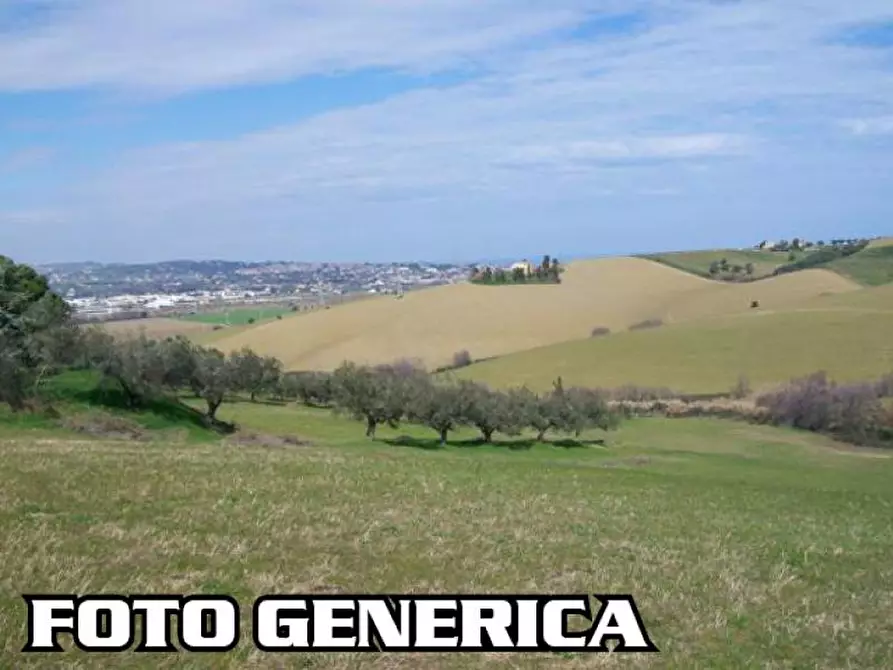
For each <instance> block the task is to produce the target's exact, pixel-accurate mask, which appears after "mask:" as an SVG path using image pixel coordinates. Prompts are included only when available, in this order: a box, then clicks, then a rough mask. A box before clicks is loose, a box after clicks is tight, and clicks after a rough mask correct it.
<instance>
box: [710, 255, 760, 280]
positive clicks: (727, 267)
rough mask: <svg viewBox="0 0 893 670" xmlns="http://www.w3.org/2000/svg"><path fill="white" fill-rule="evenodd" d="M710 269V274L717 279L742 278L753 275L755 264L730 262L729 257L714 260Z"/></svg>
mask: <svg viewBox="0 0 893 670" xmlns="http://www.w3.org/2000/svg"><path fill="white" fill-rule="evenodd" d="M708 271H709V272H710V276H711V277H713V278H716V279H726V280H728V279H740V278H746V277H753V273H754V265H753V263H746V264H745V265H741V264H739V263H734V264H730V263H729V260H728V259H727V258H721V259H720V260H718V261H713V262H712V263H711V264H710V268H709V270H708Z"/></svg>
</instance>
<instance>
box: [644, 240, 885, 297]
mask: <svg viewBox="0 0 893 670" xmlns="http://www.w3.org/2000/svg"><path fill="white" fill-rule="evenodd" d="M828 252H829V251H828V249H827V248H822V249H821V250H820V249H817V248H812V249H810V250H807V251H801V252H796V253H795V259H796V261H797V262H798V263H801V262H806V263H809V261H810V260H812V263H813V265H812V266H811V267H812V268H813V269H818V268H821V269H825V270H831V271H833V272H837V273H839V274H841V275H843V276H844V277H847V278H848V279H852V280H853V281H855V282H858V283H859V284H861V285H863V286H880V285H882V284H886V283H889V282H893V238H879V239H876V240H872V241H871V242H870V243H869V244H868V246H867V247H866V248H864V249H862V250H861V251H858V252H857V253H855V254H852V255H851V256H845V257H843V258H836V259H832V260H828V259H824V260H822V259H821V256H822V255H824V254H825V253H828ZM816 253H817V254H819V256H817V257H812V254H816ZM831 253H833V252H831ZM643 258H647V259H649V260H653V261H657V262H658V263H663V264H664V265H668V266H670V267H673V268H676V269H678V270H683V271H685V272H690V273H692V274H695V275H698V276H700V277H708V278H709V277H710V276H711V275H710V266H711V265H712V264H714V263H718V262H720V261H721V260H725V261H726V262H727V264H728V267H733V266H738V267H739V268H744V267H745V266H747V265H748V264H751V265H753V274H752V275H749V276H748V275H746V274H741V273H740V272H739V274H737V275H732V279H736V278H743V279H748V280H750V279H757V280H758V279H763V278H766V277H771V276H772V275H773V273H775V271H776V270H779V269H780V268H783V267H784V266H787V265H789V264H790V263H791V261H790V259H789V256H788V252H778V251H759V250H755V249H709V250H704V251H680V252H668V253H663V254H649V255H646V256H643ZM816 262H818V264H815V263H816ZM788 269H790V268H788ZM798 271H799V272H802V271H803V270H802V269H801V268H796V269H794V272H798ZM725 278H728V277H725Z"/></svg>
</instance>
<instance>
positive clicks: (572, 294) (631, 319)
mask: <svg viewBox="0 0 893 670" xmlns="http://www.w3.org/2000/svg"><path fill="white" fill-rule="evenodd" d="M857 290H859V285H858V284H856V283H855V282H853V281H851V280H849V279H846V278H844V277H842V276H840V275H838V274H836V273H833V272H829V271H825V270H807V271H802V272H797V273H793V274H790V275H786V276H782V277H774V278H771V279H767V280H765V281H761V282H757V283H752V284H726V283H719V282H714V281H711V280H708V279H704V278H701V277H697V276H695V275H693V274H689V273H687V272H683V271H680V270H677V269H674V268H671V267H668V266H666V265H663V264H660V263H656V262H653V261H650V260H646V259H642V258H609V259H600V260H591V261H579V262H575V263H572V264H570V265H569V266H568V268H567V271H566V272H565V274H564V276H563V282H562V284H560V285H529V286H528V285H514V286H476V285H471V284H456V285H450V286H443V287H438V288H433V289H427V290H423V291H418V292H413V293H409V294H407V295H406V296H405V297H404V298H403V299H402V300H396V299H394V298H392V297H387V298H384V297H383V298H376V299H372V300H367V301H362V302H358V303H354V304H347V305H343V306H339V307H335V308H333V309H331V310H325V311H322V312H316V313H311V314H301V315H295V316H290V317H287V318H284V319H282V320H281V321H273V322H269V323H265V324H259V325H255V326H254V327H251V328H248V329H244V330H241V331H239V332H235V333H226V334H221V333H218V334H217V335H218V337H215V339H214V345H215V346H217V347H219V348H221V349H223V350H230V351H232V350H235V349H239V348H241V347H243V346H250V347H252V348H253V349H255V350H256V351H258V352H261V353H263V354H268V355H275V356H277V357H279V358H280V359H282V360H283V362H284V363H285V365H286V367H287V368H289V369H292V370H294V369H321V370H328V369H332V368H334V367H336V366H338V365H339V364H340V363H341V362H343V361H344V360H353V361H356V362H360V363H381V362H390V361H393V360H395V359H398V358H412V359H418V360H420V361H421V362H423V363H424V364H425V365H427V366H428V367H430V368H434V367H438V366H442V365H444V364H447V363H449V362H450V360H451V359H452V356H453V354H454V353H455V352H457V351H460V350H468V351H469V352H470V353H471V355H472V356H473V357H474V358H475V359H483V358H490V357H495V356H503V355H506V354H510V353H514V352H519V351H523V350H527V349H533V348H537V347H542V346H545V345H550V344H555V343H559V342H565V341H569V340H579V339H581V338H587V337H588V336H589V334H590V333H591V332H592V330H593V329H594V328H596V327H603V328H609V329H610V330H611V331H613V332H618V331H623V330H626V329H627V328H629V327H630V326H632V325H634V324H637V323H639V322H642V321H645V320H649V319H660V320H662V321H664V322H666V323H679V322H685V321H690V320H694V319H703V318H714V317H718V316H723V315H732V314H743V313H747V312H750V311H751V302H752V301H754V300H757V301H759V302H760V305H761V309H764V310H785V309H790V308H793V307H795V306H797V305H798V304H800V303H802V302H803V301H806V300H809V299H812V298H816V297H818V296H821V295H822V294H837V293H847V292H853V291H857Z"/></svg>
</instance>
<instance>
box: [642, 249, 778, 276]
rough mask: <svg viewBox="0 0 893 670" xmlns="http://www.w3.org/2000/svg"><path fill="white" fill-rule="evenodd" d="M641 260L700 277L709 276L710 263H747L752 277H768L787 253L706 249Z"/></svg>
mask: <svg viewBox="0 0 893 670" xmlns="http://www.w3.org/2000/svg"><path fill="white" fill-rule="evenodd" d="M643 258H647V259H649V260H653V261H657V262H659V263H663V264H665V265H669V266H670V267H673V268H677V269H679V270H684V271H686V272H691V273H692V274H696V275H700V276H702V277H708V276H709V275H710V265H711V264H712V263H714V262H716V261H720V260H722V259H723V258H724V259H726V260H727V261H728V263H729V265H740V266H741V267H745V266H746V265H747V264H748V263H752V264H753V269H754V272H753V276H754V277H768V276H770V275H771V274H772V273H773V272H774V271H775V269H776V268H778V267H780V266H782V265H784V264H785V263H787V262H788V253H787V252H782V251H758V250H756V249H707V250H704V251H673V252H668V253H663V254H648V255H647V256H644V257H643Z"/></svg>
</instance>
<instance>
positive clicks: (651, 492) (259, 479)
mask: <svg viewBox="0 0 893 670" xmlns="http://www.w3.org/2000/svg"><path fill="white" fill-rule="evenodd" d="M230 410H231V412H232V413H231V414H230V415H229V416H228V417H227V418H232V417H233V416H234V414H238V415H239V416H240V417H241V419H242V420H243V422H245V423H246V424H248V425H249V426H250V427H251V428H252V429H253V428H258V429H260V428H263V429H264V430H273V428H272V427H271V426H273V425H275V426H276V427H277V429H281V430H289V431H302V432H303V433H305V434H307V436H308V437H309V438H310V439H311V440H313V441H314V443H316V444H317V445H318V446H305V447H296V448H287V447H286V448H281V449H268V448H264V447H252V446H244V445H243V446H238V447H234V446H233V447H227V446H220V445H218V444H208V445H192V446H185V445H180V446H174V445H168V446H165V445H163V444H158V443H152V444H147V445H136V444H133V443H122V442H113V441H112V442H93V443H85V442H83V441H77V442H70V441H68V440H67V439H62V438H58V439H52V440H42V441H37V440H33V439H30V438H28V437H27V436H25V435H19V436H18V437H16V438H14V439H6V440H3V441H0V452H2V459H0V477H2V480H3V482H4V486H3V487H2V489H0V532H2V533H3V537H4V551H3V563H2V566H0V666H2V667H49V665H50V663H51V662H54V663H56V664H59V663H64V667H69V668H88V667H90V668H99V667H110V666H111V665H112V664H114V666H115V667H133V668H137V667H147V668H148V667H167V668H174V667H189V668H211V667H214V668H236V667H254V668H360V667H372V668H376V667H378V668H398V667H406V668H415V667H430V668H454V667H455V668H484V667H505V668H542V667H560V668H582V667H637V668H645V667H655V668H657V667H848V666H849V665H850V664H851V663H852V660H853V659H854V658H858V665H859V667H860V668H884V667H890V666H891V663H893V626H891V623H890V618H889V611H890V607H891V606H893V601H891V595H890V591H889V584H890V583H891V582H893V571H891V567H890V563H889V560H888V559H889V555H890V552H891V550H893V534H891V533H890V521H889V514H888V513H887V511H886V510H887V508H889V506H890V504H891V503H893V497H891V496H893V493H891V489H890V487H889V481H890V477H891V476H893V469H891V468H893V461H889V460H883V459H858V458H852V457H851V456H849V455H842V454H840V453H838V452H837V451H836V450H835V448H834V445H833V443H831V442H830V441H828V440H825V439H823V438H817V437H815V436H810V435H804V434H800V433H795V432H792V431H784V430H778V429H773V428H768V427H760V426H740V425H738V424H732V423H726V422H722V421H716V420H689V419H679V420H657V419H652V420H639V421H634V422H630V423H628V424H626V425H625V426H624V428H622V429H621V431H620V432H619V433H617V434H613V435H611V436H610V437H609V439H608V443H607V445H606V446H603V447H590V448H578V449H562V448H556V447H548V446H535V447H533V448H532V449H530V450H527V451H509V450H507V449H505V448H504V447H503V448H500V447H498V446H496V447H477V448H467V447H464V448H463V447H458V446H456V447H451V448H448V449H446V450H427V449H413V448H405V447H404V448H400V447H389V446H387V445H386V444H383V443H378V444H362V443H361V442H360V441H359V440H358V439H357V436H359V435H360V434H361V432H362V427H361V426H359V425H356V424H352V423H350V422H346V421H342V420H340V419H333V418H331V417H330V416H329V415H328V414H324V413H321V412H318V411H311V410H303V409H292V408H286V409H283V408H276V407H270V406H249V405H239V406H235V407H231V408H230ZM410 433H411V434H414V435H415V434H417V435H418V436H420V437H421V436H425V435H427V433H425V432H424V431H422V432H420V433H415V432H413V431H410ZM393 434H394V433H393V432H392V431H385V437H387V436H390V435H393ZM328 440H330V441H331V444H328V445H327V444H325V442H326V441H328ZM27 591H31V592H79V593H83V592H103V591H104V592H122V593H135V592H148V593H163V592H202V593H229V594H232V595H234V596H235V597H236V598H237V599H238V600H239V601H240V602H241V603H242V604H243V607H242V609H243V613H244V616H245V618H246V621H245V624H246V626H247V623H248V621H247V619H248V618H249V617H250V603H251V602H252V600H253V599H254V598H255V597H257V596H258V595H261V594H265V593H337V592H357V591H359V592H398V593H400V592H460V593H464V592H552V593H569V592H571V593H572V592H584V593H585V592H593V591H604V592H631V593H633V594H634V595H635V597H636V599H637V601H638V603H639V606H640V609H641V610H642V615H643V617H644V619H645V622H646V625H647V626H648V629H649V633H650V634H651V636H652V637H653V639H654V640H655V642H656V643H657V645H658V646H659V647H660V648H661V650H662V652H663V653H662V654H660V655H648V656H638V657H636V656H632V657H622V656H619V657H618V656H613V657H612V656H604V657H601V656H598V657H591V656H544V655H511V654H510V655H464V656H443V655H423V656H411V655H408V656H395V655H389V654H385V655H371V656H370V655H354V654H344V655H340V656H339V655H332V654H324V655H319V656H304V655H295V656H279V655H267V654H261V653H259V652H256V651H255V650H253V649H252V648H251V647H250V644H249V642H248V641H249V640H250V634H249V632H248V629H247V627H246V628H245V629H244V630H243V644H242V645H241V646H240V647H239V648H238V649H237V650H236V651H235V652H233V653H232V654H229V655H226V656H215V655H203V654H193V655H188V654H186V655H183V654H181V655H174V656H161V655H159V656H152V657H149V656H148V655H140V654H124V655H121V656H115V657H111V656H106V655H97V656H91V657H88V656H85V655H83V654H80V653H72V654H67V655H65V656H63V657H55V658H54V657H48V656H32V657H23V656H20V655H19V654H18V650H19V648H20V647H21V644H22V641H23V640H24V635H25V630H24V621H25V619H24V607H23V605H22V601H21V600H20V598H19V594H20V593H22V592H27ZM66 644H67V643H66ZM54 667H61V665H55V666H54Z"/></svg>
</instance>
